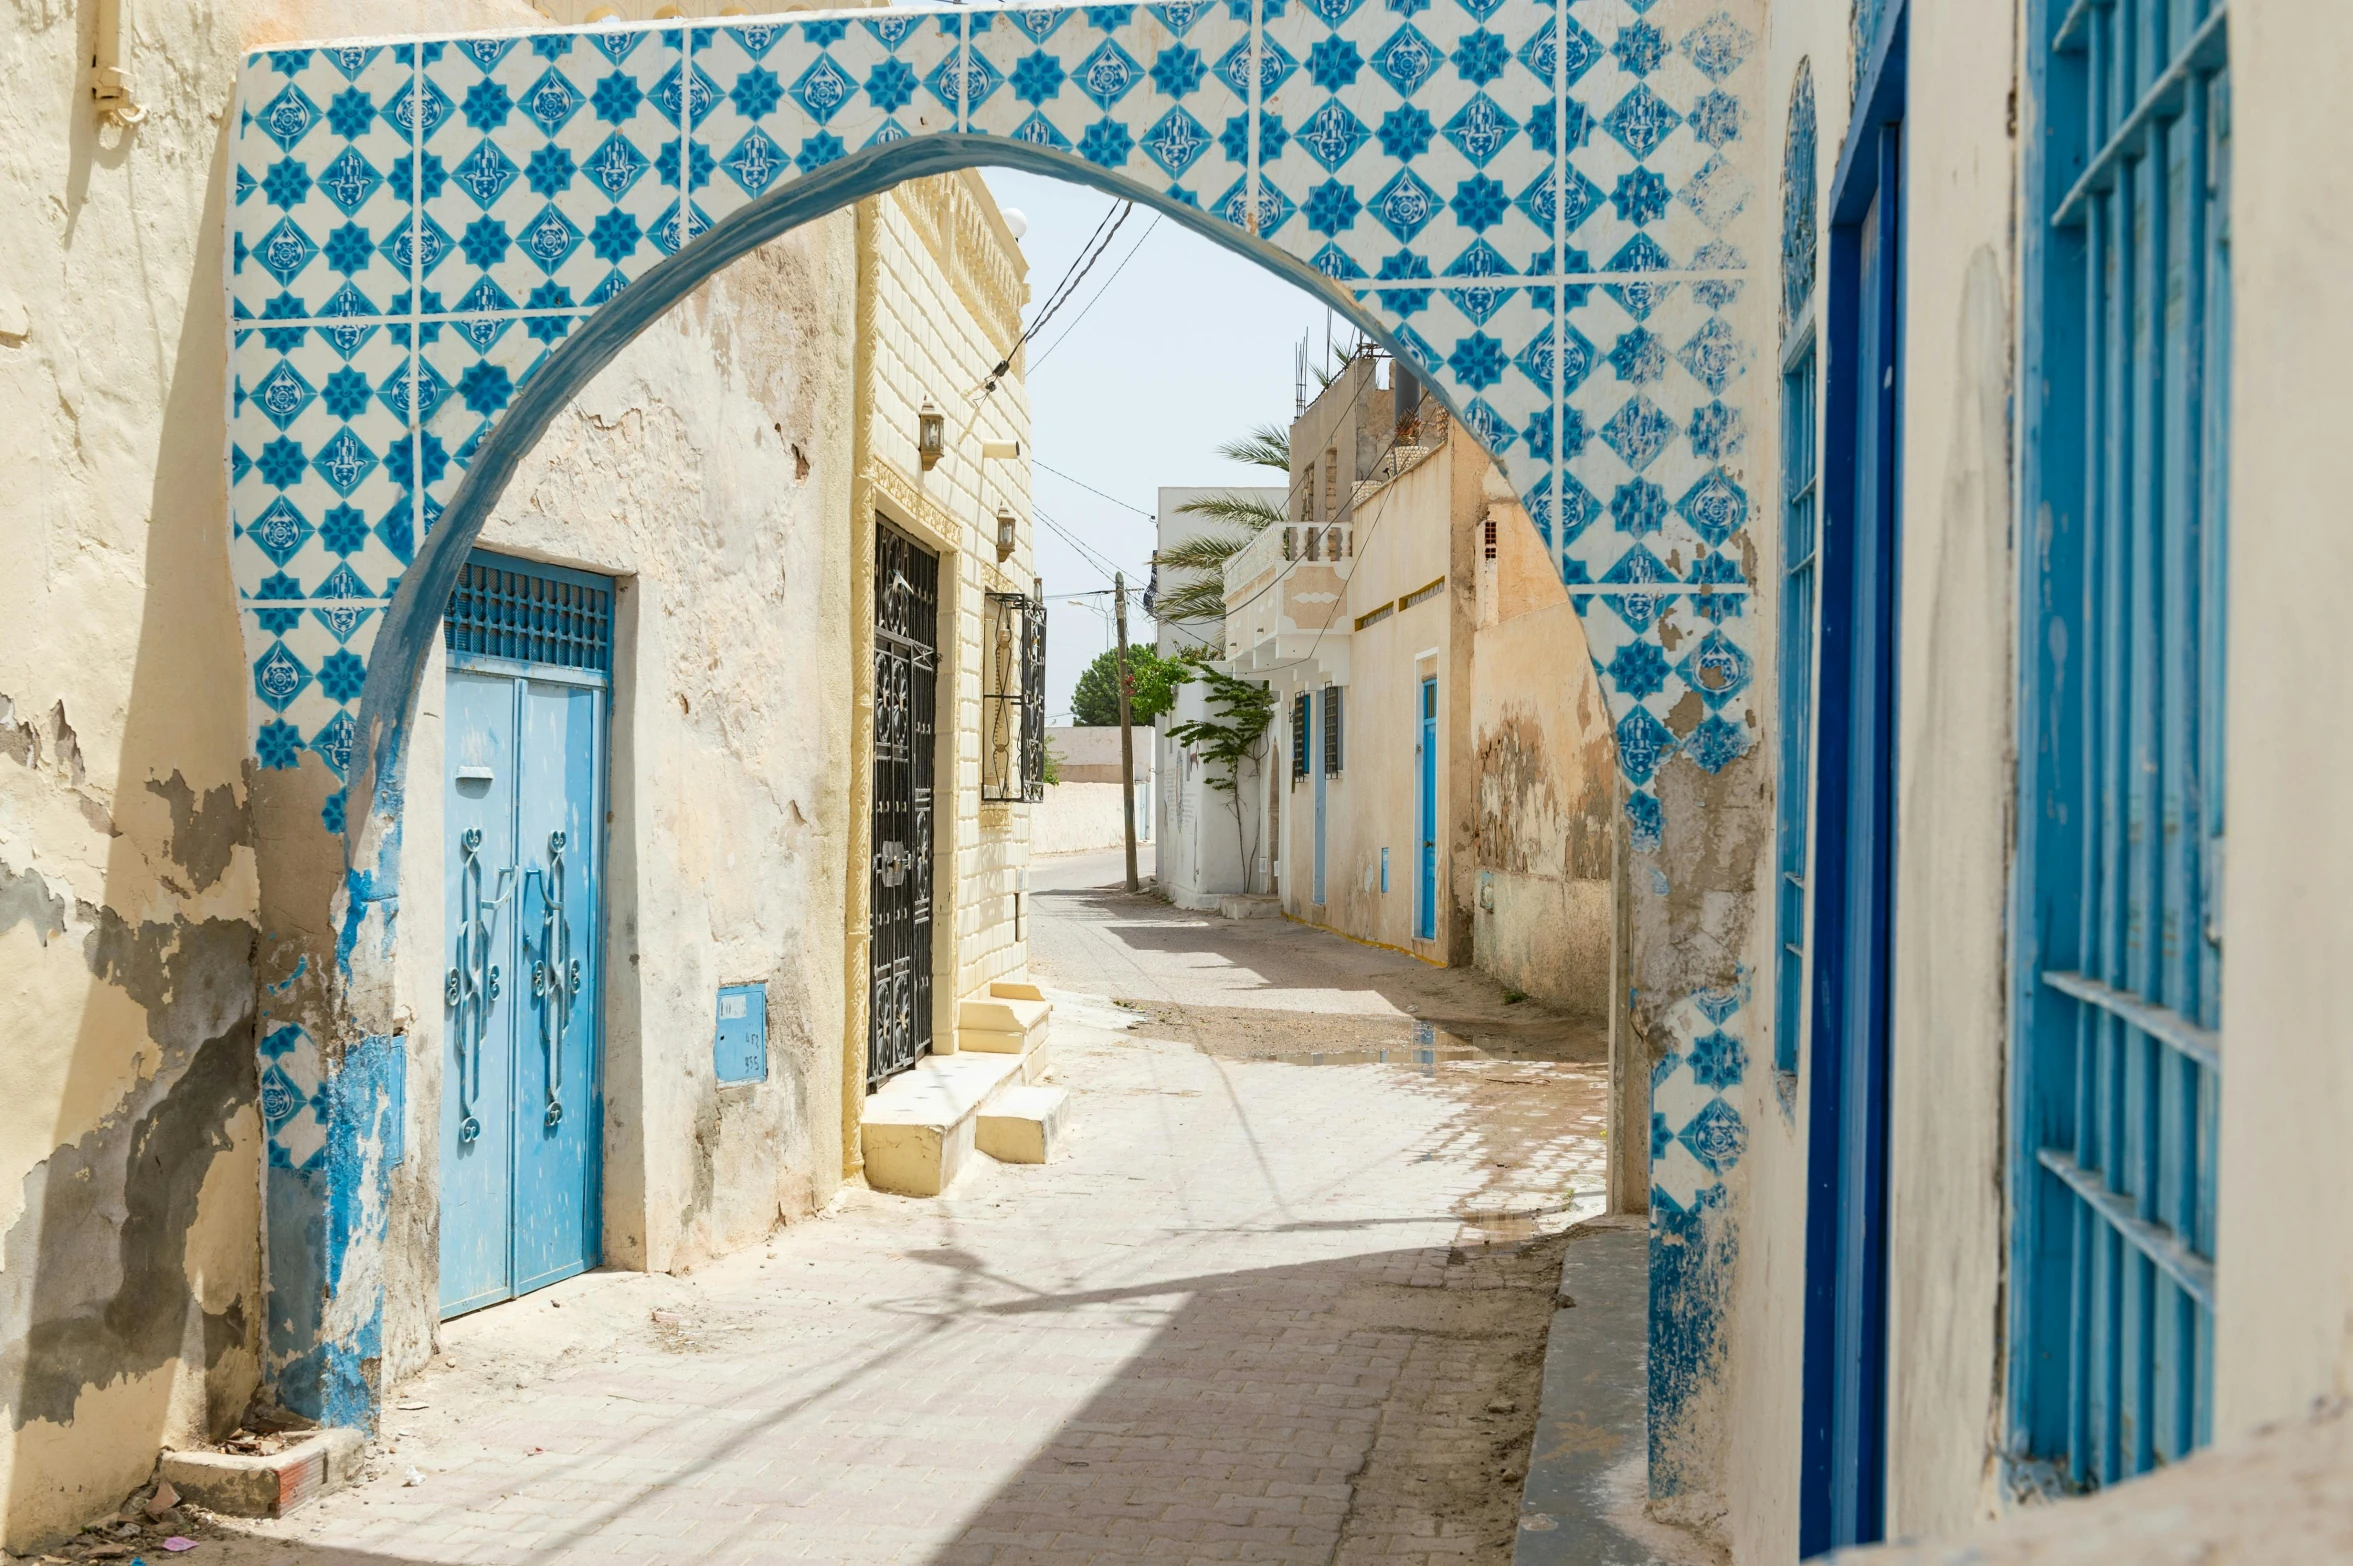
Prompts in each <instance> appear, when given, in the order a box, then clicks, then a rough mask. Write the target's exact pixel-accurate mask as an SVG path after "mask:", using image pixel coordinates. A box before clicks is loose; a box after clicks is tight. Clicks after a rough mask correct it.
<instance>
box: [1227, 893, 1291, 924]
mask: <svg viewBox="0 0 2353 1566" xmlns="http://www.w3.org/2000/svg"><path fill="white" fill-rule="evenodd" d="M1217 916H1218V917H1219V918H1220V919H1280V918H1281V917H1282V916H1283V900H1282V899H1281V898H1279V897H1275V896H1272V895H1270V894H1267V893H1262V892H1253V893H1251V894H1249V895H1248V896H1244V895H1243V894H1242V893H1240V892H1228V893H1225V894H1224V895H1222V896H1220V897H1219V898H1218V900H1217Z"/></svg>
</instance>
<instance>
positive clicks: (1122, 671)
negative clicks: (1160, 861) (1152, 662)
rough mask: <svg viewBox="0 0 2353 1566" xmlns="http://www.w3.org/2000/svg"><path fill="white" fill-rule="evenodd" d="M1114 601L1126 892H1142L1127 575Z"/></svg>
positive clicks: (1114, 582)
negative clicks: (1130, 694) (1130, 706)
mask: <svg viewBox="0 0 2353 1566" xmlns="http://www.w3.org/2000/svg"><path fill="white" fill-rule="evenodd" d="M1111 601H1112V603H1113V604H1115V605H1116V606H1117V609H1118V613H1117V615H1116V616H1115V617H1114V621H1113V623H1114V624H1115V625H1117V626H1118V628H1119V680H1118V682H1117V683H1118V685H1119V806H1120V810H1121V811H1122V812H1123V813H1124V814H1125V816H1126V818H1127V889H1128V890H1129V891H1131V892H1135V891H1141V890H1142V889H1143V888H1142V883H1140V882H1138V881H1137V880H1136V731H1135V728H1134V726H1133V724H1132V723H1131V722H1130V720H1129V717H1128V692H1129V686H1128V675H1127V573H1126V572H1125V571H1114V572H1113V573H1112V574H1111Z"/></svg>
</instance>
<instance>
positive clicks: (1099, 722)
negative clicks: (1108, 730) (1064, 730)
mask: <svg viewBox="0 0 2353 1566" xmlns="http://www.w3.org/2000/svg"><path fill="white" fill-rule="evenodd" d="M1127 677H1128V698H1127V699H1128V716H1129V717H1130V718H1131V719H1133V720H1134V721H1135V722H1137V723H1141V724H1148V723H1150V722H1151V721H1152V720H1153V719H1155V718H1157V717H1159V716H1160V715H1161V714H1162V713H1164V712H1166V711H1168V709H1169V707H1170V705H1171V704H1172V703H1174V702H1175V700H1176V688H1177V686H1179V685H1181V684H1183V683H1184V680H1185V672H1184V670H1182V669H1181V668H1179V667H1178V666H1177V660H1176V659H1174V658H1163V657H1161V656H1160V654H1159V653H1157V652H1155V651H1153V650H1152V649H1151V648H1150V647H1143V646H1136V645H1133V644H1131V645H1130V646H1129V647H1128V650H1127ZM1070 710H1071V715H1072V716H1073V717H1075V718H1077V719H1078V721H1079V723H1080V725H1081V726H1083V727H1086V728H1105V727H1108V726H1110V725H1112V724H1115V723H1117V722H1118V721H1119V653H1118V651H1117V650H1116V649H1114V648H1105V649H1104V650H1103V653H1102V655H1101V656H1100V657H1098V658H1096V660H1095V661H1094V662H1093V663H1090V664H1088V665H1087V672H1086V673H1084V674H1082V675H1080V676H1079V677H1078V685H1077V687H1076V688H1075V689H1073V690H1072V691H1071V693H1070Z"/></svg>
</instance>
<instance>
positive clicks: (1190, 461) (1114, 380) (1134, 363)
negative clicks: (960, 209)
mask: <svg viewBox="0 0 2353 1566" xmlns="http://www.w3.org/2000/svg"><path fill="white" fill-rule="evenodd" d="M985 176H986V178H987V180H988V184H989V189H990V190H991V191H993V192H995V194H996V198H997V204H998V205H999V206H1000V207H1008V208H1012V209H1014V210H1016V211H1018V212H1020V213H1021V214H1022V215H1023V216H1024V217H1026V218H1027V219H1028V220H1029V231H1028V233H1027V234H1026V235H1025V236H1024V237H1023V239H1022V242H1021V248H1022V252H1023V254H1024V255H1025V256H1026V257H1027V258H1028V261H1029V284H1030V306H1029V310H1028V311H1027V312H1026V313H1025V320H1027V319H1030V318H1034V317H1035V315H1036V313H1037V311H1038V310H1039V308H1040V307H1042V306H1043V305H1044V304H1045V303H1046V301H1047V299H1048V297H1049V296H1051V295H1052V293H1053V291H1054V288H1055V285H1056V284H1057V283H1058V282H1059V281H1060V280H1061V279H1062V277H1063V275H1064V274H1065V273H1066V272H1067V271H1068V269H1069V268H1070V266H1071V264H1072V263H1073V262H1074V261H1076V260H1077V259H1078V257H1079V255H1080V254H1081V252H1082V251H1083V250H1084V249H1085V247H1086V244H1087V241H1088V239H1089V237H1090V236H1092V235H1093V234H1094V232H1095V229H1096V225H1097V224H1099V223H1100V222H1102V220H1103V217H1104V215H1105V213H1106V212H1108V211H1110V210H1112V209H1113V208H1115V207H1116V206H1117V205H1118V202H1117V200H1116V199H1115V198H1113V197H1111V196H1108V195H1105V194H1103V193H1102V192H1100V191H1096V190H1091V189H1089V188H1087V187H1086V186H1083V185H1073V184H1069V183H1066V182H1064V181H1061V180H1054V179H1046V178H1043V177H1041V176H1038V175H1034V174H1020V173H1015V172H1013V171H1011V170H1007V169H989V170H986V171H985ZM1325 322H1326V312H1325V309H1324V307H1323V305H1322V304H1320V303H1318V302H1317V301H1316V300H1314V299H1313V298H1311V297H1309V296H1308V295H1307V294H1306V293H1305V292H1304V291H1302V290H1301V289H1299V288H1297V287H1296V286H1294V285H1293V284H1290V283H1287V282H1285V281H1283V280H1282V279H1280V278H1278V277H1276V276H1275V275H1274V274H1273V273H1271V272H1268V271H1266V270H1264V269H1263V268H1261V267H1259V266H1258V265H1256V264H1255V263H1253V262H1250V261H1246V260H1244V259H1243V258H1242V257H1240V256H1238V255H1236V254H1234V253H1233V252H1232V251H1230V250H1227V249H1225V248H1223V247H1222V246H1219V245H1215V244H1212V243H1211V242H1210V241H1208V240H1207V239H1204V238H1202V237H1201V236H1200V235H1198V234H1196V233H1194V232H1193V231H1192V230H1190V229H1188V228H1185V227H1183V226H1182V225H1180V224H1179V223H1177V222H1176V221H1175V220H1173V219H1162V218H1160V217H1159V215H1158V214H1157V213H1155V212H1153V211H1152V210H1151V209H1149V208H1146V207H1142V206H1138V207H1136V208H1135V209H1134V210H1133V211H1131V212H1130V213H1129V214H1128V216H1127V221H1126V223H1125V225H1124V226H1122V227H1121V229H1120V230H1119V233H1118V236H1117V237H1116V238H1115V239H1114V240H1113V241H1112V243H1111V246H1110V248H1109V249H1108V250H1107V251H1106V252H1105V253H1104V255H1103V257H1102V259H1101V260H1099V261H1098V262H1097V263H1096V264H1095V266H1094V269H1093V270H1092V271H1091V272H1089V273H1088V275H1087V277H1086V280H1085V281H1084V282H1083V283H1081V284H1080V285H1079V287H1078V290H1077V293H1076V295H1075V296H1074V297H1073V298H1072V300H1071V301H1070V303H1069V304H1067V305H1065V306H1064V307H1063V308H1062V310H1061V311H1060V312H1059V313H1058V314H1057V315H1056V316H1055V317H1054V318H1053V320H1052V321H1051V322H1050V323H1049V324H1048V325H1047V326H1046V328H1045V330H1044V331H1043V332H1041V333H1040V334H1039V335H1038V337H1037V338H1036V339H1035V340H1034V341H1033V342H1032V343H1031V344H1030V349H1029V398H1030V440H1031V446H1032V457H1033V461H1032V464H1031V470H1030V471H1031V484H1032V491H1031V494H1032V501H1033V506H1034V509H1035V510H1036V512H1037V513H1038V517H1037V518H1033V519H1032V521H1031V526H1032V527H1033V528H1034V529H1035V549H1036V560H1037V569H1038V572H1039V574H1040V575H1041V576H1042V577H1043V578H1044V579H1045V584H1046V604H1047V607H1048V611H1049V613H1048V618H1047V630H1046V709H1047V712H1048V714H1049V716H1050V717H1051V718H1052V719H1053V721H1055V722H1067V721H1068V717H1067V715H1068V713H1069V711H1070V693H1071V687H1073V686H1074V685H1076V684H1077V683H1078V677H1079V675H1080V674H1081V673H1083V672H1084V671H1085V669H1086V666H1087V665H1088V663H1090V662H1091V661H1093V659H1094V658H1095V656H1096V655H1097V654H1098V653H1100V652H1101V651H1102V650H1103V649H1104V648H1106V647H1108V646H1110V645H1111V638H1112V632H1111V621H1110V618H1109V609H1110V603H1111V598H1110V592H1109V589H1110V587H1111V579H1110V573H1109V571H1108V570H1106V569H1105V568H1104V567H1103V566H1101V565H1098V564H1097V563H1096V562H1094V561H1092V560H1090V559H1088V558H1087V555H1086V554H1085V553H1082V552H1081V551H1080V550H1079V549H1077V548H1075V547H1073V546H1072V545H1071V544H1069V543H1068V542H1066V541H1065V540H1064V539H1062V538H1061V537H1059V536H1057V535H1056V533H1055V532H1054V530H1053V529H1052V528H1051V527H1048V526H1047V525H1046V524H1045V521H1044V520H1043V519H1045V518H1051V519H1052V521H1054V522H1055V523H1058V524H1060V525H1061V527H1062V528H1063V529H1064V530H1065V531H1067V532H1069V533H1071V534H1073V535H1075V536H1076V537H1077V538H1078V539H1080V540H1081V541H1082V542H1083V543H1084V544H1085V545H1086V547H1087V550H1088V551H1090V552H1092V553H1093V554H1094V555H1097V556H1100V557H1102V559H1103V560H1105V561H1108V562H1109V563H1110V565H1111V566H1113V567H1116V568H1118V569H1122V570H1124V571H1126V572H1127V573H1128V587H1129V592H1130V595H1131V596H1130V597H1129V600H1128V637H1129V640H1130V641H1133V642H1142V641H1149V640H1150V639H1151V634H1152V630H1151V623H1150V622H1149V621H1147V620H1145V619H1144V618H1143V614H1142V610H1141V607H1140V605H1139V602H1138V598H1139V596H1140V594H1141V592H1142V589H1143V584H1144V581H1145V579H1146V577H1147V576H1148V575H1149V574H1150V571H1151V563H1150V557H1151V553H1152V541H1153V533H1152V515H1153V506H1154V502H1155V500H1156V498H1157V494H1158V491H1159V488H1160V486H1161V485H1164V484H1200V485H1215V484H1268V483H1277V484H1279V483H1281V482H1283V480H1282V478H1281V477H1280V476H1279V475H1276V474H1274V473H1272V472H1270V471H1269V470H1267V469H1265V468H1253V467H1246V466H1244V465H1242V464H1240V463H1235V462H1229V461H1227V460H1225V459H1224V458H1223V457H1220V456H1219V455H1218V454H1217V447H1218V446H1219V444H1220V443H1222V442H1224V441H1227V440H1231V439H1233V438H1234V437H1236V436H1238V435H1241V434H1244V433H1245V432H1247V431H1248V430H1249V429H1250V428H1251V426H1253V425H1256V424H1262V423H1266V422H1269V421H1272V422H1274V423H1278V424H1285V425H1287V424H1289V423H1290V422H1291V412H1292V396H1293V387H1294V371H1293V363H1292V356H1293V354H1294V352H1295V351H1296V349H1297V347H1298V344H1299V340H1300V337H1301V335H1302V334H1311V335H1312V348H1311V352H1312V353H1313V354H1314V355H1315V356H1317V357H1319V358H1320V357H1321V355H1322V351H1323V344H1324V331H1325ZM1331 330H1332V331H1333V333H1334V334H1335V336H1336V337H1337V338H1347V337H1352V336H1353V332H1352V330H1351V328H1350V327H1349V326H1348V325H1347V323H1346V322H1344V321H1333V322H1332V323H1331ZM1063 475H1068V477H1064V476H1063ZM1089 485H1091V486H1093V488H1094V489H1095V490H1100V491H1102V494H1095V493H1092V492H1090V490H1089V489H1088V488H1087V487H1086V486H1089ZM1107 496H1108V497H1110V498H1105V497H1107ZM1086 594H1093V595H1096V596H1089V597H1087V599H1086V605H1085V606H1081V605H1077V604H1072V603H1069V602H1067V601H1066V600H1068V599H1070V598H1072V597H1074V596H1079V595H1086ZM1094 606H1100V607H1101V609H1102V611H1103V612H1102V613H1097V612H1096V608H1095V607H1094Z"/></svg>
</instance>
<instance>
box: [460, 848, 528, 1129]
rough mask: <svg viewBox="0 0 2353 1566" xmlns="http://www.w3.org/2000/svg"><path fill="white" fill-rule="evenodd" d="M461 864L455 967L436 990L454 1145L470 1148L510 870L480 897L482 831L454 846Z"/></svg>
mask: <svg viewBox="0 0 2353 1566" xmlns="http://www.w3.org/2000/svg"><path fill="white" fill-rule="evenodd" d="M458 841H459V844H460V846H461V847H462V848H463V849H464V851H465V856H466V858H465V864H464V865H463V866H462V867H461V868H460V869H459V871H458V906H459V907H460V908H461V909H462V910H464V921H463V923H462V924H461V925H460V926H459V929H458V938H457V951H456V953H455V955H456V957H457V963H456V966H454V967H452V968H451V969H450V970H449V977H448V979H447V981H446V982H445V983H444V984H443V986H442V998H443V1000H444V1001H445V1002H447V1004H448V1005H449V1007H450V1009H451V1010H452V1012H454V1013H455V1015H454V1016H453V1017H452V1018H451V1020H450V1026H451V1030H452V1033H453V1035H454V1041H455V1043H456V1045H457V1050H458V1140H459V1141H461V1142H471V1141H473V1140H474V1139H475V1138H477V1137H479V1136H480V1135H481V1134H482V1122H481V1120H480V1119H479V1118H478V1117H477V1116H476V1115H475V1113H474V1108H475V1101H476V1100H477V1099H478V1098H479V1097H480V1096H481V1092H482V1036H483V1035H484V1034H485V1033H487V1032H488V1031H489V1029H490V1003H491V1002H492V1001H495V1000H497V999H498V991H499V985H498V965H497V964H496V963H494V962H492V961H491V960H490V948H491V936H492V934H493V932H495V931H496V930H497V928H498V909H499V905H500V904H502V903H504V902H505V901H506V900H507V899H508V898H509V897H510V896H512V895H513V888H512V886H511V885H510V883H511V882H512V880H513V878H514V874H515V867H514V866H512V865H506V866H503V867H501V868H500V870H499V872H498V882H497V886H498V895H497V896H496V897H484V896H483V895H482V829H481V828H480V827H469V828H467V829H466V834H465V836H463V837H462V838H460V839H459V840H458Z"/></svg>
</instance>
